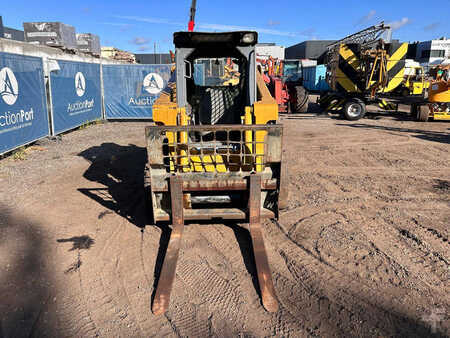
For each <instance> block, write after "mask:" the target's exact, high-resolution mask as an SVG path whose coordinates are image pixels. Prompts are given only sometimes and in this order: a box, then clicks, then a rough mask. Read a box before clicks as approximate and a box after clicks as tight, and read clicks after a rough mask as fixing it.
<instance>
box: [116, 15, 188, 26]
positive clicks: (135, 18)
mask: <svg viewBox="0 0 450 338" xmlns="http://www.w3.org/2000/svg"><path fill="white" fill-rule="evenodd" d="M114 17H115V18H118V19H126V20H133V21H140V22H148V23H159V24H165V25H174V26H184V25H185V24H183V23H181V22H176V21H172V20H169V19H163V18H147V17H146V18H143V17H140V16H126V15H115V16H114ZM186 26H187V25H186Z"/></svg>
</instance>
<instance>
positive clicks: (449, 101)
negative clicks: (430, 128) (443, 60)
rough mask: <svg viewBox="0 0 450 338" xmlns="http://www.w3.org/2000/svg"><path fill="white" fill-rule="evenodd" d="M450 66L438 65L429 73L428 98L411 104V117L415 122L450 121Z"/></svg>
mask: <svg viewBox="0 0 450 338" xmlns="http://www.w3.org/2000/svg"><path fill="white" fill-rule="evenodd" d="M449 73H450V65H439V66H437V67H435V68H434V69H432V70H431V71H430V75H431V76H432V77H433V79H432V80H431V81H429V82H428V84H429V87H428V98H427V99H426V100H423V101H421V102H413V103H411V111H410V112H411V115H412V116H413V117H415V118H416V120H417V121H421V122H427V121H428V120H429V119H430V118H431V119H433V120H450V74H449Z"/></svg>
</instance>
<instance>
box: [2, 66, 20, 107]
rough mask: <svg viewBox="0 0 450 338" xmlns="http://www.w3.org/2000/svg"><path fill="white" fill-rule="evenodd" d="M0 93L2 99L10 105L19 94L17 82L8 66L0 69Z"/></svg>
mask: <svg viewBox="0 0 450 338" xmlns="http://www.w3.org/2000/svg"><path fill="white" fill-rule="evenodd" d="M0 95H1V97H2V99H3V101H4V102H5V103H6V104H7V105H10V106H12V105H13V104H14V103H16V100H17V97H18V96H19V84H18V83H17V79H16V76H15V75H14V73H13V71H12V70H11V69H9V68H8V67H4V68H2V70H0Z"/></svg>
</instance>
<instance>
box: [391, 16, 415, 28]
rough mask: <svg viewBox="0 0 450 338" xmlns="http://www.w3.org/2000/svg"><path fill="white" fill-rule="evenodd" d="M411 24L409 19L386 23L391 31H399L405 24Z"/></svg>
mask: <svg viewBox="0 0 450 338" xmlns="http://www.w3.org/2000/svg"><path fill="white" fill-rule="evenodd" d="M409 23H411V20H410V19H409V18H402V19H401V20H397V21H392V22H389V23H387V26H390V27H391V28H392V30H396V29H399V28H400V27H403V26H405V25H407V24H409Z"/></svg>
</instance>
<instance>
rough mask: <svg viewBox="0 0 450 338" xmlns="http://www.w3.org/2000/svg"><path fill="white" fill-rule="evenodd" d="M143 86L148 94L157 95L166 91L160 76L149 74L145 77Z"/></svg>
mask: <svg viewBox="0 0 450 338" xmlns="http://www.w3.org/2000/svg"><path fill="white" fill-rule="evenodd" d="M142 85H143V87H144V90H145V91H146V92H147V93H149V94H152V95H155V94H159V93H160V92H161V91H162V90H163V89H164V80H163V78H162V77H161V75H159V74H156V73H149V74H147V75H146V76H145V78H144V81H143V82H142Z"/></svg>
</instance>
